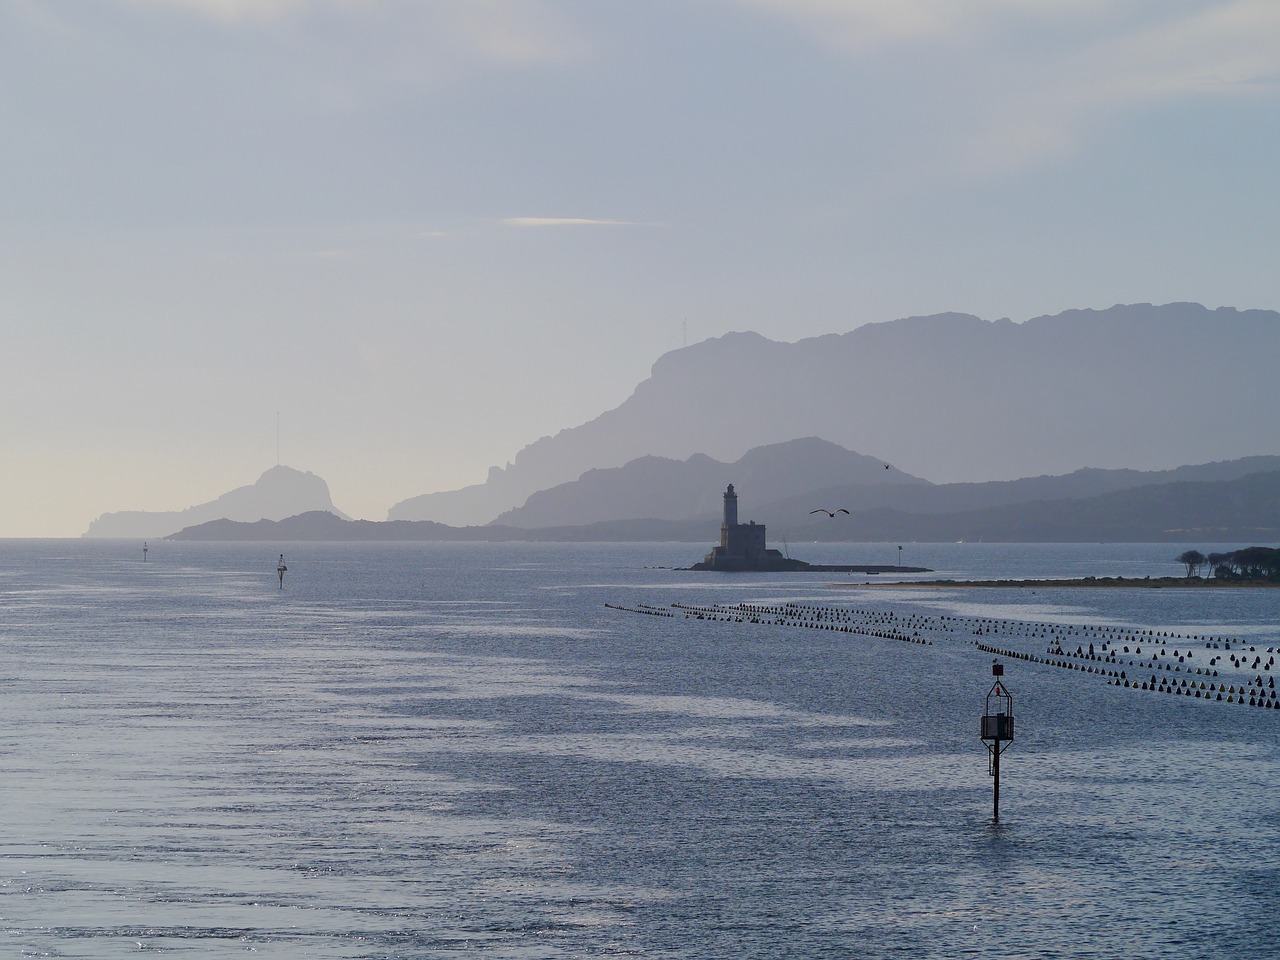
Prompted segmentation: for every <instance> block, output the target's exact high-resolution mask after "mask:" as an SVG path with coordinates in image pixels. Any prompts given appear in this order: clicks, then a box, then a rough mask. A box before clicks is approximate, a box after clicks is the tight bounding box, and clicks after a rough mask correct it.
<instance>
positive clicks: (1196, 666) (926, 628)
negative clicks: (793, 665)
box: [605, 603, 1280, 712]
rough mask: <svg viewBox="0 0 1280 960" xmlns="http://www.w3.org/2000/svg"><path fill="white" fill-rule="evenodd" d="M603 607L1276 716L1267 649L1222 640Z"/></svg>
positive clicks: (851, 615) (716, 607)
mask: <svg viewBox="0 0 1280 960" xmlns="http://www.w3.org/2000/svg"><path fill="white" fill-rule="evenodd" d="M605 606H606V607H609V608H610V609H613V610H619V611H622V612H626V613H636V614H642V615H645V616H652V617H666V618H672V617H677V616H680V615H683V616H684V618H685V619H686V620H702V621H708V622H723V623H745V624H760V625H765V626H776V627H792V628H800V629H807V630H827V631H832V632H836V633H848V634H858V635H861V636H867V637H876V638H879V639H883V640H897V641H901V642H903V643H913V644H919V645H921V646H932V645H933V644H934V643H935V642H936V641H953V642H965V643H970V644H973V645H974V646H976V647H977V649H979V650H981V651H983V652H984V653H989V654H992V655H994V656H998V657H1006V658H1008V659H1010V660H1021V661H1025V662H1028V663H1035V664H1041V665H1043V666H1049V667H1056V668H1059V669H1063V670H1074V671H1078V672H1080V673H1083V674H1088V675H1093V676H1096V677H1098V678H1099V679H1102V680H1105V681H1106V682H1107V683H1108V684H1111V685H1113V686H1117V687H1122V688H1125V689H1129V690H1136V691H1144V690H1145V691H1148V692H1153V693H1165V694H1171V695H1174V696H1185V697H1194V698H1195V699H1198V700H1209V701H1214V702H1220V703H1224V704H1233V705H1239V706H1246V705H1247V706H1251V707H1256V708H1261V709H1265V710H1275V711H1277V712H1280V697H1277V695H1276V681H1275V675H1274V673H1273V672H1272V671H1273V669H1274V668H1275V666H1276V648H1275V647H1265V648H1261V649H1260V648H1258V647H1257V646H1256V645H1250V644H1248V643H1247V642H1245V641H1241V640H1239V639H1233V638H1230V637H1221V636H1206V635H1197V634H1182V633H1174V632H1171V631H1167V630H1166V631H1159V630H1147V629H1139V628H1136V627H1120V626H1113V625H1099V624H1054V623H1040V622H1031V621H1025V620H1001V619H991V618H979V617H955V616H946V615H938V616H925V615H922V614H916V613H912V614H898V613H895V612H893V611H889V610H858V609H852V608H848V607H829V606H821V605H813V604H800V603H785V604H776V605H768V604H749V603H739V604H734V605H721V604H713V605H701V606H700V605H695V604H686V603H673V604H671V606H670V607H669V608H666V607H657V606H653V605H651V604H644V603H640V604H636V605H633V606H627V605H622V604H614V603H606V604H605ZM1015 641H1022V642H1026V641H1032V642H1035V643H1037V644H1040V643H1043V644H1044V646H1045V649H1044V652H1043V653H1041V652H1039V651H1032V650H1026V649H1018V648H1017V647H1016V646H1013V645H1012V644H1013V643H1014V642H1015ZM1072 644H1074V645H1075V649H1074V650H1073V649H1072ZM1144 650H1145V651H1146V652H1145V653H1144ZM1197 653H1199V656H1197ZM1276 672H1280V670H1278V671H1276ZM1131 674H1132V675H1131ZM1179 675H1180V676H1179Z"/></svg>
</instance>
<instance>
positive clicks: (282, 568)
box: [276, 553, 289, 590]
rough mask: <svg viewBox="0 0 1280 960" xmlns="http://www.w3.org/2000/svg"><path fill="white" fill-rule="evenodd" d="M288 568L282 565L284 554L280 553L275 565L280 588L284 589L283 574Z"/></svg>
mask: <svg viewBox="0 0 1280 960" xmlns="http://www.w3.org/2000/svg"><path fill="white" fill-rule="evenodd" d="M288 569H289V568H288V567H286V566H285V565H284V554H283V553H282V554H280V563H279V565H278V566H277V567H276V576H278V577H279V578H280V589H281V590H283V589H284V574H285V571H286V570H288Z"/></svg>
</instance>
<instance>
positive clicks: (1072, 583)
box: [831, 577, 1280, 590]
mask: <svg viewBox="0 0 1280 960" xmlns="http://www.w3.org/2000/svg"><path fill="white" fill-rule="evenodd" d="M831 586H833V587H938V588H955V587H984V588H993V587H1005V588H1009V589H1026V588H1028V587H1032V588H1035V587H1040V588H1044V589H1059V588H1061V589H1078V588H1082V587H1084V588H1088V587H1095V588H1100V589H1117V588H1119V589H1130V590H1141V589H1147V590H1156V589H1173V590H1179V589H1180V590H1229V589H1236V590H1239V589H1267V588H1271V589H1275V588H1280V581H1276V580H1219V579H1217V578H1209V579H1205V578H1203V577H1073V578H1065V579H1046V580H879V581H867V582H865V583H833V584H831Z"/></svg>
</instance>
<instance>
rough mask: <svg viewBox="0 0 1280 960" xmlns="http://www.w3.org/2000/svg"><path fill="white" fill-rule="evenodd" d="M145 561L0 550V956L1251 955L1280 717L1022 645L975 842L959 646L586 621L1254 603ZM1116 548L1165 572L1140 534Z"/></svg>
mask: <svg viewBox="0 0 1280 960" xmlns="http://www.w3.org/2000/svg"><path fill="white" fill-rule="evenodd" d="M969 546H970V545H940V546H930V545H923V544H922V545H912V546H911V547H909V548H908V549H909V550H911V551H913V552H917V553H919V554H920V556H918V557H916V558H914V559H912V561H911V562H918V563H922V564H926V565H933V563H931V562H930V561H929V560H927V559H926V558H925V554H927V553H928V552H929V551H932V552H933V553H934V554H935V561H940V562H939V564H938V565H939V566H941V565H942V563H945V564H948V565H949V569H953V570H961V569H964V563H965V561H966V558H972V559H973V561H974V568H973V570H972V571H971V572H970V573H971V575H973V576H993V575H995V576H998V575H1001V574H1003V573H1009V572H1011V568H1018V569H1022V568H1025V567H1027V566H1033V567H1035V568H1036V569H1043V570H1046V571H1048V572H1046V573H1045V574H1044V575H1046V576H1057V575H1062V574H1063V573H1064V572H1069V570H1067V568H1070V569H1072V570H1074V569H1077V568H1078V567H1080V566H1081V565H1083V564H1085V563H1086V562H1087V560H1088V559H1089V554H1090V552H1091V551H1093V552H1096V551H1098V550H1099V549H1100V548H1096V547H1057V546H1049V547H1043V548H1042V547H1026V546H1017V547H1005V548H997V547H995V546H994V545H973V546H981V547H982V549H981V550H980V551H976V550H968V551H966V550H965V548H966V547H969ZM132 547H133V545H132V544H127V545H123V544H112V543H66V542H58V543H48V544H41V543H10V544H4V545H0V638H2V639H3V643H4V647H3V649H4V653H5V663H4V665H3V667H0V681H2V682H3V683H4V692H5V696H4V697H3V698H0V712H2V714H3V719H4V723H3V724H2V725H0V790H2V791H3V803H4V810H5V814H6V828H5V831H4V834H3V840H2V841H0V850H3V857H4V859H3V865H2V866H0V915H2V916H3V918H4V924H3V930H4V936H5V938H6V939H7V941H8V946H9V950H10V952H11V953H12V954H13V955H23V954H24V953H25V954H27V955H52V956H60V957H84V958H103V957H112V956H117V955H125V954H135V953H137V952H139V951H142V950H158V951H160V950H169V951H173V952H178V953H181V954H182V955H187V956H224V955H227V954H230V953H237V954H238V953H242V952H251V951H256V952H259V953H264V954H267V955H270V956H277V957H295V956H296V957H320V958H324V957H330V958H337V957H344V958H345V957H368V958H381V957H452V956H475V955H477V954H487V955H490V956H499V957H520V958H524V957H528V958H554V957H582V956H609V955H644V956H650V957H670V958H675V957H698V958H701V957H802V958H803V957H813V958H818V957H822V958H826V957H832V956H852V957H862V956H865V957H885V956H894V955H904V956H907V955H909V956H913V957H960V956H1009V957H1049V956H1054V957H1057V956H1076V957H1098V958H1102V957H1108V958H1111V957H1116V956H1127V957H1128V956H1132V957H1170V958H1173V957H1177V958H1183V957H1232V958H1245V957H1248V958H1253V957H1258V956H1262V955H1265V954H1266V951H1267V950H1269V949H1271V947H1270V946H1269V945H1270V944H1271V938H1272V937H1273V930H1272V925H1273V922H1274V916H1275V912H1276V908H1277V906H1280V903H1278V902H1277V899H1278V898H1280V845H1278V844H1277V840H1280V827H1278V826H1277V825H1278V824H1280V817H1277V812H1278V811H1277V806H1278V803H1280V802H1278V801H1277V799H1276V794H1275V784H1276V783H1277V782H1280V752H1278V751H1277V746H1276V745H1277V742H1278V741H1280V738H1278V737H1277V732H1278V731H1280V712H1277V711H1270V710H1267V711H1261V710H1254V709H1251V708H1249V707H1247V706H1246V707H1239V708H1237V707H1234V706H1233V707H1228V706H1226V705H1225V704H1219V703H1216V702H1215V703H1207V702H1204V701H1195V700H1191V699H1190V698H1182V697H1173V696H1167V695H1164V694H1154V693H1152V694H1146V693H1136V692H1135V691H1132V690H1127V689H1122V688H1119V687H1115V686H1110V685H1107V684H1105V683H1102V682H1100V681H1098V682H1094V678H1092V677H1086V676H1085V675H1084V674H1082V673H1080V672H1078V671H1068V670H1062V669H1054V668H1051V667H1049V666H1046V665H1043V664H1038V663H1033V662H1023V661H1016V660H1015V661H1010V662H1009V669H1008V674H1007V678H1006V679H1007V680H1008V682H1009V685H1010V687H1011V688H1012V689H1013V690H1014V692H1015V693H1016V695H1017V701H1016V702H1017V706H1018V712H1019V738H1018V740H1017V742H1016V743H1015V744H1014V745H1013V746H1012V748H1011V750H1010V751H1009V753H1008V754H1006V758H1007V762H1006V765H1005V766H1004V768H1003V777H1002V785H1001V813H1002V822H1001V823H1000V824H999V825H998V826H994V825H992V824H991V823H990V791H991V784H990V781H989V778H988V777H987V758H986V753H985V750H983V748H982V746H981V745H980V743H979V742H978V740H977V720H978V716H979V714H980V713H981V709H982V702H983V697H984V695H985V693H986V690H987V687H988V686H989V685H990V673H989V663H990V659H991V658H990V656H988V655H987V654H985V653H983V652H981V651H980V650H978V649H977V648H976V646H975V645H974V644H973V643H972V642H970V641H969V639H968V638H966V637H963V636H961V635H960V632H958V631H953V633H950V634H949V633H946V632H939V633H938V635H937V638H936V641H935V642H934V643H933V644H932V645H929V646H924V645H919V644H911V643H902V642H900V641H895V640H891V639H884V638H880V637H875V636H868V635H864V634H842V633H835V632H827V631H817V630H809V629H800V628H797V627H791V626H766V625H764V624H751V623H734V622H715V623H707V622H700V621H696V620H685V619H682V618H674V619H660V618H653V617H644V616H636V615H630V614H627V613H625V612H620V611H618V610H614V609H609V608H606V607H605V606H604V604H605V603H607V602H615V603H616V602H620V603H623V604H638V603H650V604H661V605H666V604H670V603H672V602H676V601H681V602H685V603H692V604H736V603H739V602H748V603H787V602H805V603H815V604H827V605H837V606H846V607H862V608H868V609H874V610H881V611H885V612H886V613H888V612H894V613H896V614H897V615H898V616H901V617H906V616H911V615H914V616H917V617H925V616H941V615H943V614H946V615H947V616H957V617H965V618H974V619H980V618H991V619H1008V620H1010V621H1014V620H1016V621H1021V622H1027V623H1030V622H1039V621H1043V622H1051V623H1055V624H1061V625H1064V626H1065V625H1075V626H1080V625H1084V624H1111V625H1116V624H1124V625H1127V626H1131V627H1133V628H1135V629H1136V628H1141V629H1159V630H1168V631H1171V632H1177V631H1190V629H1191V628H1192V626H1194V630H1195V631H1196V632H1201V631H1203V632H1211V633H1222V634H1224V635H1228V634H1229V635H1231V636H1233V637H1239V638H1245V637H1248V638H1249V642H1259V643H1261V642H1266V643H1277V642H1280V641H1278V639H1277V632H1276V631H1277V627H1276V625H1275V623H1274V618H1273V616H1272V611H1273V600H1272V599H1271V598H1272V596H1273V595H1272V594H1270V593H1268V592H1266V591H1240V592H1239V593H1227V592H1214V593H1212V594H1209V593H1207V592H1206V593H1193V592H1192V591H1121V590H1108V591H1078V590H1077V591H1044V592H1043V593H1041V592H1038V593H1037V594H1036V595H1032V596H1028V594H1027V592H1026V591H968V590H965V591H938V590H931V591H929V592H927V593H923V592H920V593H917V592H913V591H905V590H896V591H886V590H877V589H868V590H852V591H832V590H831V589H830V588H829V587H828V586H827V580H826V579H824V578H822V577H812V576H806V577H804V578H796V579H794V580H789V579H787V578H785V577H784V578H779V577H769V578H767V579H766V578H759V579H754V578H751V577H749V576H744V577H737V578H733V577H724V576H721V575H714V576H713V575H704V574H691V573H684V572H677V571H672V570H662V569H660V568H662V567H664V566H678V565H682V564H684V563H687V562H688V560H689V557H688V556H687V555H688V554H689V553H690V550H689V549H688V548H687V547H683V546H681V545H669V544H668V545H650V546H635V547H607V548H606V547H591V546H578V547H567V546H556V545H505V546H485V545H434V544H433V545H412V546H407V545H386V546H382V547H370V546H352V545H348V546H338V545H312V544H298V545H294V546H293V548H292V549H291V550H290V551H289V568H290V573H289V577H288V582H287V583H286V585H285V589H284V590H283V591H280V590H279V589H277V584H276V581H275V576H274V564H275V560H276V554H277V553H278V552H279V551H278V550H277V549H276V548H275V547H274V545H253V544H242V545H226V546H213V545H194V544H155V545H153V546H152V549H151V552H150V561H149V562H148V563H147V564H146V565H145V566H144V565H143V564H141V563H140V562H138V561H134V560H132V559H130V560H128V561H126V560H124V559H122V558H121V556H120V555H119V554H122V553H123V554H125V555H127V556H128V557H130V558H132V555H133V550H132ZM841 549H845V550H847V549H848V548H838V547H834V546H829V545H824V546H823V547H822V548H821V549H818V548H815V549H814V550H813V551H811V552H807V553H806V557H807V558H808V559H813V560H815V561H818V562H838V561H839V560H840V559H841V555H840V554H839V553H838V551H839V550H841ZM1000 549H1004V551H1005V552H1004V560H1003V561H1001V559H1000ZM806 550H807V548H806ZM823 551H826V552H827V554H828V555H826V556H824V555H821V554H822V553H823ZM1126 551H1127V552H1126ZM796 552H797V553H799V549H798V548H797V550H796ZM894 552H895V553H896V550H895V551H894ZM1102 552H1103V553H1104V554H1105V556H1104V560H1105V562H1106V563H1107V564H1110V565H1112V566H1116V567H1125V568H1126V569H1134V570H1139V571H1143V570H1146V571H1148V572H1150V570H1151V569H1153V568H1157V567H1158V566H1159V564H1161V563H1164V564H1165V566H1166V568H1167V566H1168V564H1167V561H1164V560H1163V559H1162V557H1163V554H1164V553H1167V552H1169V551H1168V547H1166V546H1160V545H1157V546H1155V547H1147V546H1141V545H1139V546H1127V547H1116V546H1109V547H1107V548H1106V549H1105V550H1104V551H1102ZM833 554H834V555H833ZM843 556H844V558H845V559H848V556H847V554H845V555H843ZM55 557H56V559H54V558H55ZM1001 562H1003V563H1004V564H1005V566H1004V568H1000V564H1001ZM1084 572H1086V573H1091V574H1095V575H1109V574H1110V573H1111V572H1113V571H1112V570H1111V569H1110V568H1108V569H1107V570H1093V569H1090V570H1085V571H1084ZM1161 572H1164V573H1167V572H1168V570H1167V569H1164V570H1163V571H1161ZM1140 575H1147V573H1141V574H1140ZM1006 642H1010V643H1012V642H1013V641H1006ZM1026 642H1028V643H1030V641H1029V640H1028V641H1026ZM1035 642H1036V643H1037V644H1041V645H1043V641H1042V640H1040V639H1037V640H1036V641H1035Z"/></svg>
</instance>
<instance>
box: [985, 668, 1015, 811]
mask: <svg viewBox="0 0 1280 960" xmlns="http://www.w3.org/2000/svg"><path fill="white" fill-rule="evenodd" d="M991 675H992V676H993V677H995V678H996V682H995V683H994V684H993V685H992V687H991V690H990V691H988V693H987V711H986V713H985V714H983V717H982V742H983V743H984V744H986V747H987V752H988V753H989V754H990V755H991V758H990V761H989V763H988V767H987V772H988V773H989V774H990V775H991V777H992V778H993V791H992V795H991V820H992V822H993V823H999V822H1000V754H1001V753H1003V752H1004V751H1005V750H1006V749H1008V746H1009V744H1010V743H1012V742H1013V694H1011V693H1010V692H1009V688H1008V687H1006V686H1005V685H1004V680H1003V679H1001V678H1002V677H1003V676H1004V665H1003V664H1001V663H997V662H996V661H994V660H993V661H991Z"/></svg>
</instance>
